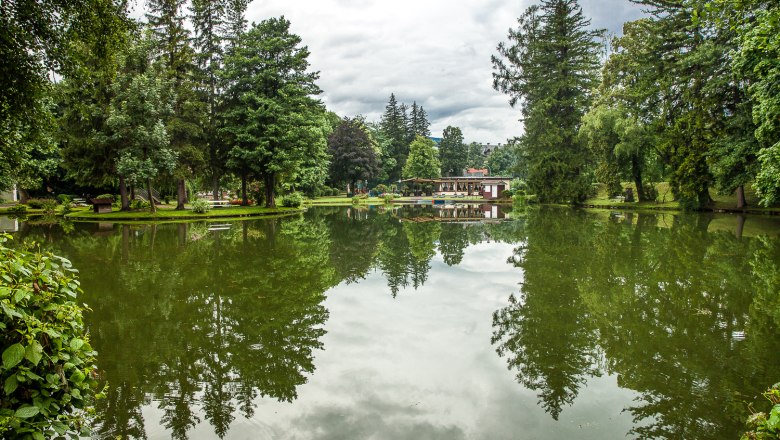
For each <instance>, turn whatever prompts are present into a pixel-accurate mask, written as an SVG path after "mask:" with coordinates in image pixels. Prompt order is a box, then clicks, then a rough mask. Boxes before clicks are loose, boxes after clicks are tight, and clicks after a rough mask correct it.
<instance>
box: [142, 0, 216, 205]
mask: <svg viewBox="0 0 780 440" xmlns="http://www.w3.org/2000/svg"><path fill="white" fill-rule="evenodd" d="M184 3H185V2H184V0H147V5H148V8H149V13H148V14H147V20H148V23H149V28H150V29H151V30H152V32H153V35H154V40H155V46H156V51H157V55H158V57H159V58H158V60H159V61H161V62H162V63H163V65H164V66H165V69H164V71H163V75H164V77H165V79H166V80H169V81H170V83H171V93H172V94H173V96H174V106H173V112H172V113H171V116H170V117H169V118H168V119H167V121H166V126H167V131H168V134H169V135H170V138H171V147H172V148H173V150H174V151H176V153H177V156H178V163H177V166H176V170H175V172H174V178H175V180H176V192H177V204H176V209H179V210H181V209H184V203H185V202H186V185H185V179H186V178H191V177H193V176H194V174H195V173H196V172H197V171H199V170H201V169H203V167H204V151H203V150H204V145H203V130H202V128H201V127H202V126H203V117H204V115H205V111H204V109H203V107H202V106H201V103H200V101H199V100H198V97H197V95H196V84H195V81H194V76H193V72H194V70H195V68H194V56H195V54H194V51H193V49H192V47H191V46H190V35H189V31H188V30H187V28H186V27H185V25H184V21H185V17H184V14H183V8H184Z"/></svg>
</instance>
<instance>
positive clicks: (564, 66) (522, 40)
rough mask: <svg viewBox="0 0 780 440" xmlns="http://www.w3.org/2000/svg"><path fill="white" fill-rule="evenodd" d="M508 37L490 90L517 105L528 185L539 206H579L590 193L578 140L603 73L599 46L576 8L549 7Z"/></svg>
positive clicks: (553, 2)
mask: <svg viewBox="0 0 780 440" xmlns="http://www.w3.org/2000/svg"><path fill="white" fill-rule="evenodd" d="M518 23H519V27H518V29H517V30H510V32H509V40H510V44H509V45H506V44H504V43H501V44H499V46H498V53H499V56H494V57H493V66H494V70H495V72H494V74H493V78H494V81H493V85H494V87H495V88H496V89H497V90H499V91H502V92H504V93H507V94H508V95H509V96H510V105H512V106H514V105H518V104H519V105H520V106H521V109H522V113H523V120H524V125H525V133H524V135H523V136H522V137H521V141H520V143H521V149H523V150H524V151H525V152H526V153H527V155H528V156H527V157H528V160H529V163H528V164H527V168H528V184H529V186H530V188H531V190H532V191H533V192H535V193H536V194H537V196H538V197H539V199H540V200H541V201H546V202H566V203H578V202H581V201H583V200H584V199H585V198H586V197H587V195H588V192H589V190H590V175H589V170H588V156H587V151H586V149H585V148H584V146H583V145H582V144H581V143H580V142H579V140H578V138H577V131H578V129H579V124H580V120H581V118H582V115H583V114H584V112H585V111H586V109H587V108H588V106H589V104H590V94H589V93H590V92H589V91H590V90H591V89H592V88H593V86H594V85H595V81H596V78H597V69H598V66H599V57H598V55H599V47H600V45H599V43H598V39H599V38H600V37H601V36H602V35H603V32H602V31H599V30H590V29H588V28H589V26H590V20H588V19H586V18H585V16H584V15H583V13H582V8H581V7H580V5H579V3H578V2H577V0H544V1H542V2H541V6H540V7H536V6H532V7H530V8H528V9H527V10H526V12H525V13H524V14H523V15H522V16H521V17H520V18H519V20H518Z"/></svg>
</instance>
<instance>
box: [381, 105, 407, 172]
mask: <svg viewBox="0 0 780 440" xmlns="http://www.w3.org/2000/svg"><path fill="white" fill-rule="evenodd" d="M380 124H381V127H382V131H383V132H384V135H385V136H386V137H387V140H388V148H387V152H388V155H389V157H390V158H392V159H394V160H395V164H394V166H393V167H392V168H391V169H390V173H389V174H390V176H389V177H390V180H392V181H395V180H398V179H399V178H400V177H401V170H402V169H403V166H404V164H405V163H406V157H407V156H408V155H409V141H408V135H407V125H406V114H405V106H403V104H401V105H400V106H399V104H398V102H397V101H396V99H395V94H392V93H391V94H390V99H389V101H388V102H387V105H386V106H385V113H384V114H383V115H382V121H381V123H380Z"/></svg>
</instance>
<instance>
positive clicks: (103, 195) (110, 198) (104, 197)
mask: <svg viewBox="0 0 780 440" xmlns="http://www.w3.org/2000/svg"><path fill="white" fill-rule="evenodd" d="M93 198H94V199H109V200H111V201H112V202H113V201H115V200H116V197H114V195H113V194H101V195H99V196H97V197H93Z"/></svg>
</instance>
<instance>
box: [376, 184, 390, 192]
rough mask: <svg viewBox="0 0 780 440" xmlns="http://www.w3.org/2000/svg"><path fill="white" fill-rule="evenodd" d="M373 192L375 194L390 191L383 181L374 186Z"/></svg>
mask: <svg viewBox="0 0 780 440" xmlns="http://www.w3.org/2000/svg"><path fill="white" fill-rule="evenodd" d="M374 192H376V193H377V194H385V193H388V192H390V187H389V186H387V185H385V184H384V183H380V184H379V185H377V186H376V187H375V188H374Z"/></svg>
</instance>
